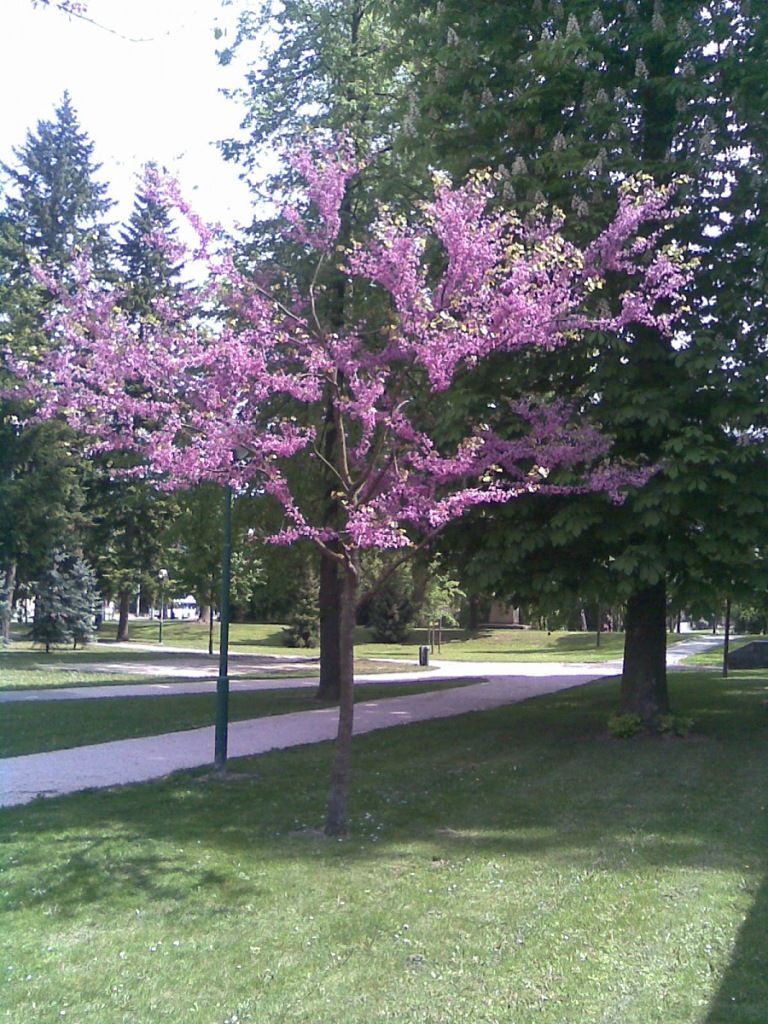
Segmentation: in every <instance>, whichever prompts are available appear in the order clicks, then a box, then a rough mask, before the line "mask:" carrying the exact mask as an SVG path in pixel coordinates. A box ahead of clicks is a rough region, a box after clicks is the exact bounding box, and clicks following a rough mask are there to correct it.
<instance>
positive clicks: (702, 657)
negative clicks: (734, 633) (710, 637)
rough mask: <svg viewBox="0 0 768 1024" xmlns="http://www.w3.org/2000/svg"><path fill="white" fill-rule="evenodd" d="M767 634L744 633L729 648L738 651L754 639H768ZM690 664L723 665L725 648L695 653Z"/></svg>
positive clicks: (689, 659) (688, 660)
mask: <svg viewBox="0 0 768 1024" xmlns="http://www.w3.org/2000/svg"><path fill="white" fill-rule="evenodd" d="M721 639H722V637H721ZM766 639H768V638H766V637H765V636H762V635H761V634H760V633H756V634H754V635H747V634H742V635H741V636H739V639H738V640H731V642H730V645H729V650H730V651H731V652H733V651H737V650H738V649H739V647H744V645H745V644H749V643H752V641H753V640H766ZM686 664H688V665H716V666H717V667H718V668H721V667H722V664H723V648H722V646H720V647H715V648H713V650H711V651H704V652H703V653H702V654H693V655H691V657H690V658H688V659H687V660H686Z"/></svg>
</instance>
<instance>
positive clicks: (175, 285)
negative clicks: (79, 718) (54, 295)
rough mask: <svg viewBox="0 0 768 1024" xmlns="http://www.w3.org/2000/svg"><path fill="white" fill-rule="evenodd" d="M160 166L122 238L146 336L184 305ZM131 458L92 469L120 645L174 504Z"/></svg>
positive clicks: (131, 305)
mask: <svg viewBox="0 0 768 1024" xmlns="http://www.w3.org/2000/svg"><path fill="white" fill-rule="evenodd" d="M153 173H154V167H153V165H148V166H147V168H145V174H144V177H143V179H142V181H141V183H140V184H139V186H138V188H137V190H136V194H135V198H134V206H133V210H132V212H131V215H130V218H129V220H128V222H127V224H126V225H125V226H124V227H123V229H122V231H121V232H120V239H119V242H118V245H117V251H116V257H117V260H116V270H115V275H116V276H117V278H118V282H119V285H120V287H121V289H122V291H123V300H122V304H123V307H124V309H125V310H126V313H127V314H128V316H129V318H130V320H131V321H132V323H133V324H134V328H135V330H136V331H137V332H138V333H141V332H142V331H143V330H144V327H145V325H146V324H147V323H151V322H152V321H153V319H154V318H155V303H156V302H157V301H158V300H165V301H167V302H171V303H174V302H177V301H178V300H179V299H180V297H181V294H182V285H181V282H180V279H179V275H180V270H179V267H178V264H177V263H176V262H175V261H174V259H173V256H172V255H171V252H170V251H169V248H168V247H166V248H162V247H159V246H158V245H156V244H155V240H156V239H157V238H159V237H165V238H168V239H169V240H170V241H171V242H172V241H173V239H174V232H173V229H172V225H171V218H170V214H169V212H168V210H167V208H166V207H165V206H164V205H163V204H162V202H160V201H159V200H158V199H157V198H156V197H155V196H154V193H153V191H152V188H151V177H152V174H153ZM129 468H130V459H129V458H128V457H126V456H121V457H120V458H117V457H115V456H102V457H98V458H96V459H95V460H94V461H93V463H92V464H91V466H90V467H89V473H88V488H87V508H88V512H89V518H90V521H91V523H92V527H91V536H92V538H93V550H94V551H95V552H97V555H96V561H95V565H96V571H97V574H98V578H99V582H100V585H101V587H102V590H103V591H104V594H105V596H107V597H109V598H111V599H115V600H116V601H117V604H118V622H117V634H116V635H117V639H118V640H120V641H124V640H128V639H129V627H128V614H129V607H130V601H131V599H132V597H133V596H134V595H135V594H136V593H137V590H138V589H139V587H146V586H150V587H151V585H152V584H153V583H154V573H155V570H156V568H157V567H158V566H159V564H160V562H161V561H163V539H162V535H163V532H164V531H165V530H166V529H167V527H168V523H169V521H170V519H171V518H172V514H173V509H174V502H173V500H172V499H170V498H169V497H168V496H167V495H164V494H162V493H159V492H158V491H156V490H154V489H153V488H151V487H150V486H149V485H148V484H146V483H145V482H143V481H142V480H139V479H135V478H131V477H126V476H124V475H123V474H124V472H125V470H126V469H129Z"/></svg>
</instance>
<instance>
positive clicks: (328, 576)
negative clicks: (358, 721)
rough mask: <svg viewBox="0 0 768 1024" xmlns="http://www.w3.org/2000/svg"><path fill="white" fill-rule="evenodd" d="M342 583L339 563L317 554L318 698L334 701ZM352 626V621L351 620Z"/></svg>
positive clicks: (338, 691)
mask: <svg viewBox="0 0 768 1024" xmlns="http://www.w3.org/2000/svg"><path fill="white" fill-rule="evenodd" d="M343 599H344V598H343V586H342V580H341V573H340V571H339V563H338V562H337V561H336V560H335V559H333V558H329V557H328V555H325V554H323V555H321V557H320V594H319V607H320V683H319V685H318V688H317V693H316V694H315V696H316V697H317V699H318V700H327V701H337V700H338V699H339V696H340V694H341V682H340V680H341V657H342V655H341V621H340V620H341V606H342V601H343ZM352 628H353V629H354V623H353V624H352Z"/></svg>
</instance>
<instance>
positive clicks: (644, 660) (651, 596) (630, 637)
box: [621, 580, 669, 725]
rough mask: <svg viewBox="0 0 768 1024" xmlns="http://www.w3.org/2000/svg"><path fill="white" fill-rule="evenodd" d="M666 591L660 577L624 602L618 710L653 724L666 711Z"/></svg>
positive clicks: (667, 695)
mask: <svg viewBox="0 0 768 1024" xmlns="http://www.w3.org/2000/svg"><path fill="white" fill-rule="evenodd" d="M666 627H667V590H666V584H665V582H664V580H661V581H660V582H659V583H656V584H654V586H652V587H645V588H644V589H643V590H637V591H635V593H634V594H632V596H631V597H630V599H629V601H628V602H627V613H626V616H625V624H624V629H625V639H624V667H623V671H622V677H621V710H622V711H623V712H626V713H630V714H636V715H640V717H641V718H642V720H643V722H644V723H645V724H646V725H653V723H654V722H655V720H656V719H657V718H658V716H659V715H663V714H666V712H668V711H669V694H668V691H667V629H666Z"/></svg>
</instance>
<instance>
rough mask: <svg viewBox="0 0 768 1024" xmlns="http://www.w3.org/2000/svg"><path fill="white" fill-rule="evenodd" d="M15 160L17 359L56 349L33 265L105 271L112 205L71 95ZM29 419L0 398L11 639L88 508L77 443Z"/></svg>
mask: <svg viewBox="0 0 768 1024" xmlns="http://www.w3.org/2000/svg"><path fill="white" fill-rule="evenodd" d="M14 156H15V162H14V163H13V164H11V165H3V168H2V170H3V173H4V175H5V177H6V179H7V185H6V189H5V195H4V204H3V208H2V210H0V353H2V352H10V353H12V354H13V355H15V356H17V357H18V356H22V355H24V354H25V353H29V352H35V351H39V349H40V348H44V347H46V346H48V345H49V344H50V343H51V342H50V341H49V340H48V338H47V336H46V332H45V329H44V320H45V314H46V310H47V309H48V306H49V302H50V295H49V294H48V292H47V290H46V289H45V288H44V287H43V286H42V285H41V284H40V283H39V282H38V281H37V280H36V279H35V277H34V274H33V272H32V269H33V267H34V266H35V265H44V266H47V267H49V268H50V269H52V270H53V272H54V273H55V274H57V275H58V276H60V277H62V278H63V279H64V280H66V279H67V276H68V274H69V272H70V267H71V265H72V260H73V258H74V257H75V255H76V254H77V253H78V252H80V251H84V250H86V249H88V250H90V251H91V252H92V253H93V254H94V256H95V257H96V259H97V263H98V264H99V265H100V266H102V267H103V268H105V267H106V264H107V261H108V252H109V242H108V232H107V227H106V225H105V222H104V218H105V216H106V213H107V211H108V209H109V207H110V205H111V204H110V202H109V200H108V199H107V198H106V187H105V186H104V185H103V184H101V183H100V182H98V181H97V180H96V177H95V175H96V174H97V172H98V165H97V164H95V163H94V161H93V145H92V143H91V142H90V140H89V139H88V136H87V135H86V134H85V132H83V130H82V129H81V127H80V124H79V121H78V118H77V114H76V113H75V111H74V109H73V107H72V103H71V101H70V98H69V96H68V94H66V93H65V94H64V97H63V99H62V102H61V104H60V105H59V106H58V107H57V109H56V112H55V116H54V119H53V120H50V121H45V120H43V121H40V122H39V123H38V125H37V128H36V130H35V131H30V132H29V133H28V134H27V138H26V141H25V143H24V144H23V145H22V146H20V147H18V148H17V149H15V150H14ZM0 383H2V374H1V373H0ZM28 412H29V409H28V408H27V407H26V406H24V405H20V404H19V403H17V402H14V401H13V400H11V399H9V398H0V437H1V438H2V444H1V445H0V449H1V450H0V534H1V537H0V540H1V543H0V627H1V630H2V635H3V637H4V638H6V639H7V638H8V636H9V634H10V616H11V612H12V608H13V603H14V595H15V591H16V588H17V587H18V585H19V584H20V583H22V582H24V581H29V580H30V579H31V578H32V577H33V576H34V575H35V574H37V573H38V572H39V571H40V568H41V564H42V563H43V562H44V561H45V559H46V557H47V555H48V553H49V552H50V550H51V548H52V547H53V546H54V545H56V544H59V543H61V542H62V541H63V539H64V538H65V537H67V536H68V535H71V531H72V530H73V529H74V528H75V527H76V525H77V523H78V521H79V515H80V506H81V503H82V498H81V494H80V490H79V488H78V486H77V482H76V478H77V473H76V466H77V463H78V455H77V452H76V449H75V447H74V446H73V443H72V439H71V437H70V436H69V434H68V432H67V431H66V430H65V429H64V428H63V427H62V426H60V425H56V424H44V425H40V426H32V427H24V426H21V424H22V423H23V421H24V420H25V418H26V416H27V414H28Z"/></svg>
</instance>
